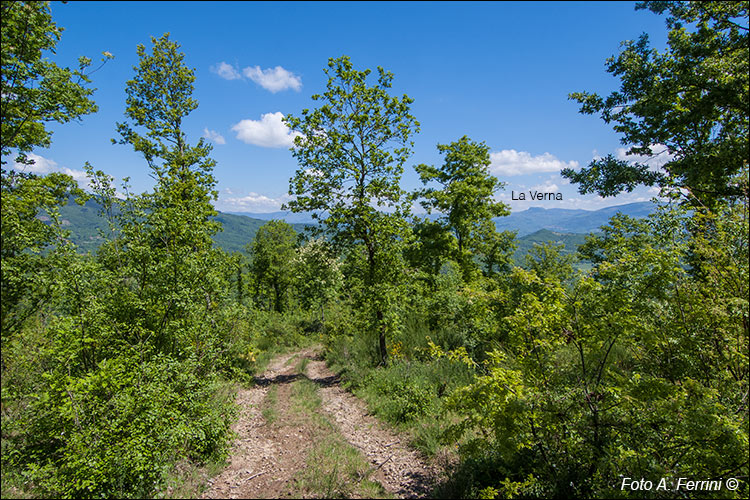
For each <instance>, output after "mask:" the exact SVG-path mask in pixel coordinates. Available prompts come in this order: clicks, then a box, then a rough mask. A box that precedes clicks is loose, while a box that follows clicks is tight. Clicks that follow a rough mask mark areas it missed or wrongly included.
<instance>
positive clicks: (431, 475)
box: [203, 347, 441, 498]
mask: <svg viewBox="0 0 750 500" xmlns="http://www.w3.org/2000/svg"><path fill="white" fill-rule="evenodd" d="M305 381H311V382H313V383H314V384H315V386H316V387H314V388H313V391H315V394H316V396H315V397H316V402H317V405H316V406H310V407H307V408H308V409H307V410H305V409H302V410H301V409H300V407H299V406H298V405H296V403H294V401H295V397H297V396H295V394H297V392H299V391H297V392H295V391H296V389H295V386H299V385H300V384H302V383H305ZM308 384H309V382H308ZM236 404H237V405H238V406H239V409H240V414H239V418H238V420H237V422H236V423H235V424H234V426H233V430H234V431H235V432H236V433H237V439H236V440H235V442H234V443H233V446H232V450H231V455H230V463H229V465H228V466H227V468H226V469H225V470H224V471H223V472H222V473H221V474H219V475H218V476H215V477H214V478H213V479H211V480H209V482H208V488H207V489H206V491H205V492H204V494H203V498H284V497H292V498H299V497H316V496H325V495H326V494H331V493H332V490H331V489H330V488H332V487H333V486H331V485H334V486H336V484H337V483H335V481H342V480H348V481H349V482H351V483H358V482H360V481H363V479H364V478H366V479H367V482H369V483H372V484H374V485H375V486H376V487H377V488H379V490H380V491H381V493H382V495H383V496H390V497H399V498H419V497H425V496H427V495H428V494H429V492H430V489H431V487H432V486H433V485H434V484H435V483H436V481H438V480H439V478H440V476H441V470H440V468H439V467H437V466H436V465H434V464H431V463H430V462H429V461H427V460H425V459H424V458H423V457H422V456H421V455H420V454H419V453H417V452H415V451H414V450H411V449H410V448H409V447H408V446H406V439H405V438H404V437H403V436H400V435H399V434H397V433H395V432H394V431H392V430H389V429H388V428H387V427H386V426H385V425H383V424H382V423H381V422H379V421H378V420H377V419H376V418H375V417H374V416H372V415H370V414H369V413H368V411H367V407H366V405H365V404H364V402H362V401H361V400H359V399H357V398H356V397H354V396H353V395H351V394H350V393H348V392H346V391H345V390H344V389H342V388H341V387H340V385H339V380H338V378H337V377H336V376H335V375H334V374H333V373H332V372H331V371H330V370H329V369H328V368H327V367H326V364H325V362H324V361H323V360H322V359H321V358H320V356H319V354H318V349H317V348H315V347H311V348H306V349H302V350H298V351H295V352H292V353H289V354H285V355H282V356H279V357H277V358H276V359H274V360H273V361H272V362H271V363H270V364H269V367H268V369H267V370H266V371H265V373H264V374H263V375H262V376H260V377H258V378H257V379H256V385H255V386H253V387H252V388H250V389H242V390H240V391H239V393H238V394H237V399H236ZM309 408H312V409H309ZM311 413H314V415H313V414H311ZM323 434H325V435H326V436H325V437H324V436H323ZM331 436H334V437H335V439H337V440H339V441H340V442H341V443H344V446H346V447H352V448H354V449H356V450H358V452H359V455H361V457H358V458H357V459H358V460H359V461H360V463H362V464H364V463H365V461H366V463H367V464H369V465H365V466H364V469H366V470H363V468H362V467H360V469H359V470H358V472H357V473H356V476H355V478H350V479H342V477H344V476H343V472H341V471H339V470H338V469H339V467H338V462H337V463H336V464H335V465H336V466H335V467H334V468H333V469H332V470H322V471H319V470H317V469H318V468H319V467H318V465H319V464H318V463H317V460H319V459H318V458H317V457H318V455H317V453H319V449H320V443H321V442H322V441H323V440H324V439H327V440H328V441H330V440H331ZM349 451H351V453H354V454H357V453H356V452H355V451H354V450H349ZM311 453H316V454H315V455H311ZM351 453H347V456H348V455H351ZM334 455H335V456H334V459H335V460H338V459H339V458H338V457H339V456H342V455H343V454H342V453H341V452H340V449H338V451H337V452H335V453H334ZM320 460H322V459H320ZM342 460H343V459H342ZM321 467H322V466H321ZM344 467H345V466H344V465H342V466H341V468H342V470H343V468H344ZM326 474H327V475H328V476H331V475H336V477H328V476H326ZM318 476H320V477H318ZM318 483H320V484H324V485H326V487H327V488H328V489H326V490H323V491H319V490H318V491H316V490H315V489H314V488H312V489H311V487H310V486H309V485H310V484H318ZM356 486H357V485H356V484H352V485H351V488H350V486H349V485H341V484H338V486H336V487H337V488H339V490H337V491H338V495H339V496H340V495H342V492H344V494H345V496H355V497H356V496H370V495H374V493H373V491H374V490H372V489H370V490H366V491H364V492H363V491H362V490H360V489H358V488H356ZM341 488H344V489H343V490H342V489H341Z"/></svg>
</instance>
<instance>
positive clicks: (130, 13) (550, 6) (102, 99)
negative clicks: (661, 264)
mask: <svg viewBox="0 0 750 500" xmlns="http://www.w3.org/2000/svg"><path fill="white" fill-rule="evenodd" d="M51 10H52V16H53V20H54V21H55V22H56V23H57V25H58V26H61V27H63V28H64V31H63V33H62V38H61V40H60V42H59V44H58V45H57V50H56V54H49V55H48V56H49V57H50V59H51V60H53V61H55V62H56V63H57V64H59V65H61V66H70V67H74V66H76V61H77V60H78V57H79V56H88V57H91V58H92V59H97V58H98V57H100V54H101V53H102V52H104V51H107V52H110V53H111V54H113V55H114V59H113V60H110V61H108V63H107V64H106V65H105V66H104V67H102V68H101V69H100V70H97V71H96V72H93V73H92V74H91V75H90V77H91V79H92V85H93V87H95V88H96V89H97V90H96V92H95V93H94V95H93V99H94V100H95V101H96V103H97V105H98V106H99V111H98V113H96V114H93V115H89V116H86V117H84V118H83V119H82V120H81V122H80V123H78V124H65V125H56V124H53V125H52V126H50V130H52V131H53V133H54V135H53V137H52V145H51V147H50V148H49V149H38V150H36V151H35V152H34V153H33V155H32V156H31V157H32V158H35V159H36V165H34V166H32V167H26V170H27V171H29V170H33V171H38V172H50V171H63V172H65V173H69V174H71V175H73V176H74V177H75V178H77V179H79V180H81V181H82V182H85V175H84V173H83V165H84V162H86V161H88V162H90V163H91V164H92V165H94V167H95V168H97V169H101V170H104V171H105V172H107V173H109V174H110V175H113V176H115V178H118V179H119V178H122V177H126V176H129V177H130V179H131V184H132V186H133V189H134V190H135V191H136V192H138V191H143V190H147V189H150V188H151V187H152V186H153V180H152V179H151V178H150V177H149V175H148V169H147V168H145V167H144V162H143V160H142V158H140V157H139V156H138V155H137V154H136V153H134V152H133V151H132V150H131V149H128V148H126V147H123V146H121V145H112V143H111V141H110V139H112V138H115V137H116V136H117V135H116V129H115V123H116V122H118V121H122V119H123V113H124V111H125V82H126V81H127V80H129V79H131V78H132V77H133V74H134V72H133V66H134V65H135V64H136V63H137V53H136V46H137V45H138V44H143V45H145V46H146V47H147V48H149V47H151V37H152V36H153V37H157V38H158V37H160V36H161V35H162V34H164V33H166V32H169V33H170V38H171V39H172V40H174V41H176V42H178V43H179V44H180V45H181V50H182V51H183V52H184V53H185V62H186V64H187V65H188V66H189V67H191V68H195V74H196V80H195V83H194V85H195V93H194V97H195V98H196V99H197V101H198V103H199V106H198V108H197V110H195V111H194V112H193V113H192V114H191V115H190V117H189V118H188V120H187V122H186V123H185V124H184V129H185V131H186V132H187V133H188V135H189V139H190V140H191V141H192V142H196V141H197V140H198V139H199V138H200V137H205V138H206V139H208V140H210V141H211V142H212V143H213V145H214V149H213V152H212V157H213V158H214V159H216V161H217V167H216V169H215V171H214V174H215V176H216V178H217V181H218V189H219V200H218V202H217V205H216V206H217V208H218V209H219V210H222V211H248V212H270V211H275V210H279V208H280V206H281V204H282V203H284V202H285V201H288V200H289V195H288V194H287V192H288V189H289V179H290V177H292V176H293V175H294V172H295V171H296V169H297V167H298V166H297V163H296V161H295V159H294V157H293V156H292V154H291V152H290V151H289V148H290V146H291V144H292V141H293V139H294V136H293V134H291V133H290V132H289V130H288V129H287V128H286V127H285V125H284V124H283V123H282V121H281V119H282V117H283V116H285V115H288V114H293V115H295V116H298V115H299V114H300V113H301V111H302V109H304V108H310V109H311V108H314V107H315V103H314V101H312V99H311V96H312V95H313V94H318V93H322V92H324V91H325V83H326V75H325V74H324V72H323V70H324V69H325V68H326V67H327V63H328V60H329V58H337V57H340V56H342V55H348V56H349V57H350V58H351V61H352V63H353V65H354V67H355V68H357V69H360V70H364V69H367V68H369V69H371V70H373V74H372V75H371V77H372V78H373V82H374V80H375V77H376V76H377V71H376V68H377V66H382V67H383V68H385V69H386V70H387V71H390V72H392V73H393V75H394V79H393V87H392V89H391V91H392V92H391V95H393V96H402V95H403V94H406V95H408V96H409V97H410V98H411V99H413V100H414V103H413V104H412V107H411V111H412V114H413V115H414V116H415V117H416V119H417V120H418V121H419V123H420V133H418V134H417V135H415V136H414V138H413V140H414V152H413V155H412V156H411V158H410V159H409V160H408V161H407V162H406V165H405V167H406V168H405V173H404V176H403V179H402V187H403V188H404V189H407V190H413V189H416V188H419V187H421V183H420V181H419V176H418V174H417V173H416V171H415V170H414V168H413V166H414V165H417V164H433V165H440V164H442V161H443V159H442V156H441V155H440V153H439V152H438V150H437V147H436V146H437V144H447V143H450V142H453V141H457V140H459V139H460V138H461V137H463V136H464V135H466V136H468V137H469V138H471V139H472V140H474V141H478V142H485V143H486V144H487V146H488V147H489V148H490V158H491V165H490V170H491V172H492V173H493V174H494V175H496V176H497V177H498V178H499V179H500V180H501V181H503V182H505V183H506V187H505V190H504V191H500V193H499V195H498V199H499V200H501V201H504V202H506V203H509V204H510V205H511V207H512V209H513V210H514V211H517V210H524V209H526V208H528V207H530V206H533V205H537V206H540V205H541V206H547V207H550V208H586V209H596V208H601V207H604V206H609V205H618V204H623V203H629V202H634V201H645V200H648V199H650V198H651V197H652V196H654V195H655V194H656V189H655V188H651V189H648V188H640V189H637V190H635V191H633V192H632V193H626V194H623V195H620V196H617V197H613V198H607V199H602V198H600V197H598V196H596V195H585V196H583V195H580V194H578V192H577V189H576V186H574V185H571V184H569V182H568V181H567V180H565V179H563V178H562V177H561V176H560V170H561V169H563V168H568V167H569V168H575V169H577V168H581V167H584V166H586V165H587V164H588V163H589V162H590V161H591V160H592V159H593V158H595V157H598V156H604V155H606V154H609V153H612V154H614V155H618V156H621V157H623V158H625V151H627V149H628V147H627V145H623V144H620V142H619V137H618V136H617V135H616V134H615V133H614V132H613V131H612V130H611V128H610V127H608V126H607V125H606V124H604V123H603V122H602V121H601V120H600V119H598V118H597V117H595V116H584V115H581V114H579V113H578V108H579V105H578V104H577V103H576V102H575V101H572V100H569V99H568V94H569V93H571V92H578V91H584V90H587V91H592V92H598V93H600V94H607V93H609V92H611V91H613V90H615V89H617V86H618V81H617V79H616V78H614V77H613V76H611V75H610V74H608V73H606V71H605V60H606V59H607V58H608V57H611V56H613V55H616V54H617V53H619V51H620V43H621V42H622V41H624V40H635V39H637V38H638V36H640V35H641V34H642V33H647V34H648V35H649V37H650V41H651V44H652V45H653V47H654V48H656V49H657V50H663V49H664V47H665V44H666V33H667V28H666V27H665V25H664V17H663V16H658V15H656V14H653V13H652V12H649V11H644V10H641V11H636V10H635V8H634V3H630V2H538V3H535V2H519V3H514V2H498V3H492V2H479V3H470V2H460V3H452V2H436V3H427V2H417V3H408V2H405V3H400V2H386V3H377V2H372V3H370V2H355V3H346V2H335V3H326V2H309V3H308V2H291V3H284V2H270V3H256V2H179V3H178V2H76V1H73V2H69V3H67V4H62V3H58V2H55V3H53V4H52V7H51ZM665 156H666V155H664V154H662V155H660V156H658V157H657V158H656V159H655V160H654V161H655V163H656V164H658V163H659V162H663V161H664V157H665ZM630 158H632V157H628V159H630ZM19 168H20V167H19ZM529 191H540V192H555V193H558V192H559V193H561V194H562V198H563V200H562V201H549V200H547V201H537V200H532V199H531V197H530V196H528V195H527V196H526V200H524V201H514V200H512V193H513V192H515V193H519V192H526V193H528V192H529ZM516 197H518V196H516Z"/></svg>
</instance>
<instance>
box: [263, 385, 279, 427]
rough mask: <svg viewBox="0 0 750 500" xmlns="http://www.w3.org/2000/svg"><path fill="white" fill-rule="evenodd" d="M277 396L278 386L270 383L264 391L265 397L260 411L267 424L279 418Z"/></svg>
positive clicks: (271, 423)
mask: <svg viewBox="0 0 750 500" xmlns="http://www.w3.org/2000/svg"><path fill="white" fill-rule="evenodd" d="M278 397H279V386H278V385H272V386H271V387H269V388H268V392H267V393H266V399H265V401H264V402H263V410H262V411H261V413H262V414H263V418H265V419H266V422H268V424H269V425H273V423H274V422H276V421H277V420H278V418H279V412H278V410H277V408H276V404H277V403H278Z"/></svg>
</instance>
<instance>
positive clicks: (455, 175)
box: [415, 136, 510, 275]
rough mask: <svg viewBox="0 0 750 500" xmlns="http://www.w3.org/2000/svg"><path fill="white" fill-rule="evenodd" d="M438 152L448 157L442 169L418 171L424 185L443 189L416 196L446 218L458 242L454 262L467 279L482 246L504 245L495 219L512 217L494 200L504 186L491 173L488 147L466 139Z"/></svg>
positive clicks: (428, 167)
mask: <svg viewBox="0 0 750 500" xmlns="http://www.w3.org/2000/svg"><path fill="white" fill-rule="evenodd" d="M437 148H438V151H439V152H440V153H441V154H444V155H445V162H444V163H443V166H442V167H441V168H436V167H434V166H431V165H424V164H422V165H417V166H416V167H415V168H416V170H417V173H419V178H420V179H421V180H422V182H423V183H424V184H428V183H429V182H437V183H438V184H440V185H441V186H442V188H440V189H436V188H424V189H422V190H419V191H417V194H418V195H420V196H422V197H423V198H425V200H424V201H423V202H422V206H423V207H424V208H425V210H427V211H428V213H431V212H432V210H436V211H438V212H440V213H442V214H443V216H442V217H441V221H442V223H443V224H444V226H445V227H446V228H447V229H448V230H449V231H450V232H451V233H453V235H454V236H455V238H456V243H457V255H456V256H455V260H456V261H457V262H459V263H460V264H461V265H462V267H463V269H464V275H467V273H468V272H470V270H471V269H472V268H473V267H475V266H474V264H473V258H472V257H473V254H474V253H478V252H477V251H478V250H479V249H480V248H482V247H483V245H482V243H483V242H485V241H486V242H488V244H489V241H490V240H494V243H500V242H502V240H499V239H497V237H496V236H494V235H495V233H496V229H495V224H494V222H492V218H493V217H499V216H502V215H508V214H509V213H510V212H509V211H508V207H507V206H506V205H505V204H504V203H502V202H498V201H494V200H493V196H494V195H495V193H496V192H497V191H498V190H499V189H502V187H503V186H504V184H503V183H502V182H501V181H500V180H498V179H497V177H495V176H493V175H492V174H490V172H489V165H490V148H489V146H487V145H486V144H485V143H483V142H482V143H476V142H474V141H472V140H471V139H469V138H468V137H466V136H463V137H462V138H461V139H459V140H458V141H455V142H452V143H450V144H438V146H437ZM487 246H489V245H487ZM496 253H497V252H496Z"/></svg>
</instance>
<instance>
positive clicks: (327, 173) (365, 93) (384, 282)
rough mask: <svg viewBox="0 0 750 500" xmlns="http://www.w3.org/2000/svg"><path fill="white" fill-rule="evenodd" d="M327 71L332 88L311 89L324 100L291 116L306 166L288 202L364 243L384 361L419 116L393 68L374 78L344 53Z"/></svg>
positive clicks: (351, 242) (336, 234) (348, 244)
mask: <svg viewBox="0 0 750 500" xmlns="http://www.w3.org/2000/svg"><path fill="white" fill-rule="evenodd" d="M325 73H326V75H328V83H327V86H326V92H324V93H323V94H322V95H314V96H312V99H313V100H314V101H321V102H322V104H321V106H320V107H318V108H317V109H314V110H312V111H310V110H307V109H305V110H303V111H302V115H301V116H299V117H295V116H292V115H289V116H287V117H286V119H285V120H286V123H287V125H288V126H289V127H290V128H291V129H292V130H293V131H295V132H297V133H298V134H299V137H297V138H296V139H295V145H294V147H293V148H292V154H293V155H294V157H295V158H296V159H297V161H298V163H299V165H300V168H299V169H298V170H297V172H296V174H295V175H294V177H293V178H292V179H291V181H290V185H289V194H291V195H293V196H295V199H293V200H292V201H290V202H289V203H288V204H287V207H288V208H289V209H291V210H292V211H294V212H299V211H311V212H314V214H315V215H314V217H315V218H316V219H318V220H320V221H321V222H322V223H323V225H324V227H325V229H326V230H327V231H328V232H329V233H330V235H331V236H332V240H333V242H334V243H335V244H336V245H337V246H338V248H339V249H347V250H352V249H354V248H355V247H357V246H361V248H363V250H364V252H365V262H366V264H365V267H366V269H364V270H363V271H364V276H363V278H364V285H365V289H366V290H368V293H367V294H366V295H367V297H366V299H365V300H366V302H367V306H366V307H367V308H368V309H369V310H370V313H371V314H372V316H373V318H372V319H373V321H374V324H375V327H376V329H377V330H378V332H379V333H378V339H379V340H378V345H379V351H380V359H381V362H382V363H385V362H386V360H387V351H386V332H385V329H386V327H385V323H384V313H385V309H386V308H387V307H388V305H387V304H388V303H389V299H388V297H387V295H388V293H389V292H388V281H389V279H385V277H384V275H383V273H384V272H386V273H387V271H388V267H389V266H390V265H391V264H388V262H390V256H391V255H392V249H393V246H394V245H397V244H398V243H399V241H402V240H403V238H404V235H405V234H406V232H407V224H406V221H405V219H404V215H405V214H406V213H407V212H408V210H409V207H408V201H407V200H406V197H405V196H403V194H404V192H403V190H402V189H401V187H400V185H399V182H400V179H401V175H402V174H403V169H404V163H405V162H406V160H407V158H408V157H409V155H410V154H411V149H412V147H413V143H412V136H413V135H414V134H415V133H417V132H418V130H419V123H418V122H417V120H416V119H415V118H414V116H412V115H411V110H410V105H411V104H412V102H413V101H412V99H410V98H409V97H408V96H406V95H404V96H403V97H401V98H398V97H393V96H391V95H390V94H389V91H388V89H390V88H391V82H392V81H393V74H392V73H390V72H387V71H385V70H384V69H383V68H381V67H378V75H377V81H376V82H375V83H374V84H370V83H368V76H369V75H370V73H371V71H370V70H369V69H368V70H364V71H359V70H357V69H354V67H353V65H352V63H351V60H350V59H349V57H348V56H342V57H339V58H338V59H330V60H329V62H328V68H327V69H326V70H325Z"/></svg>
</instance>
